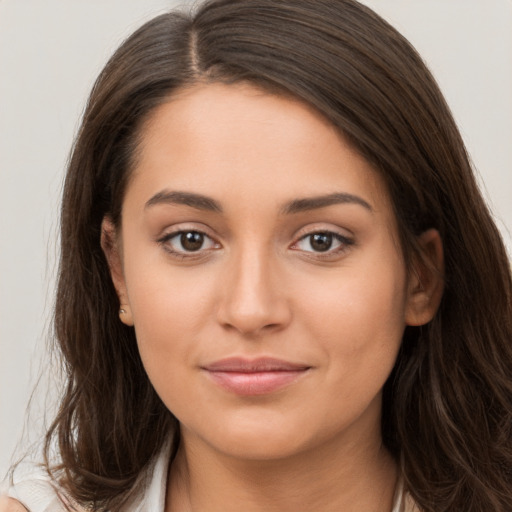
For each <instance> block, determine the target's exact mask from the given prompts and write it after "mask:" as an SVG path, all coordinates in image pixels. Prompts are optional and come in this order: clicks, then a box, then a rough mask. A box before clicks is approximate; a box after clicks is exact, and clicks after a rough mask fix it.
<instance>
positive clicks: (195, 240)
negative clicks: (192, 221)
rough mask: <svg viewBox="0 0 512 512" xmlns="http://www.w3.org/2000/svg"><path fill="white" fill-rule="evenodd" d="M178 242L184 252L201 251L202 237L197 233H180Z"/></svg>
mask: <svg viewBox="0 0 512 512" xmlns="http://www.w3.org/2000/svg"><path fill="white" fill-rule="evenodd" d="M180 242H181V245H182V247H183V248H184V249H185V250H187V251H197V250H199V249H201V247H202V245H203V242H204V236H203V234H202V233H198V232H197V231H188V232H187V233H182V235H181V239H180Z"/></svg>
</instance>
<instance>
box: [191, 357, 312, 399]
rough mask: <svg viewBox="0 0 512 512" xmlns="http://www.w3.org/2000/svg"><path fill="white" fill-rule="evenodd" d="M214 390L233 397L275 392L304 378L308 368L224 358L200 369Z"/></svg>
mask: <svg viewBox="0 0 512 512" xmlns="http://www.w3.org/2000/svg"><path fill="white" fill-rule="evenodd" d="M201 369H202V370H203V371H204V372H205V373H206V374H207V376H208V377H209V378H210V379H211V380H212V381H213V382H214V383H215V384H217V385H218V386H220V387H221V388H223V389H225V390H226V391H229V392H231V393H234V394H237V395H244V396H257V395H266V394H270V393H273V392H275V391H278V390H280V389H282V388H284V387H286V386H288V385H289V384H292V383H293V382H295V381H297V380H298V379H300V378H301V377H303V376H304V375H306V374H307V373H308V372H309V370H310V369H311V367H310V366H307V365H304V364H300V363H292V362H289V361H283V360H280V359H274V358H268V357H265V358H259V359H244V358H238V357H235V358H228V359H222V360H220V361H215V362H214V363H211V364H208V365H206V366H203V367H201Z"/></svg>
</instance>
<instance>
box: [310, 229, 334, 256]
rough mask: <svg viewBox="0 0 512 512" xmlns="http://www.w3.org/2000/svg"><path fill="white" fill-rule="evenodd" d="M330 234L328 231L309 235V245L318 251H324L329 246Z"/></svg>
mask: <svg viewBox="0 0 512 512" xmlns="http://www.w3.org/2000/svg"><path fill="white" fill-rule="evenodd" d="M331 245H332V235H330V234H328V233H315V234H314V235H312V236H311V247H312V248H313V249H314V250H315V251H318V252H325V251H328V250H329V249H330V248H331Z"/></svg>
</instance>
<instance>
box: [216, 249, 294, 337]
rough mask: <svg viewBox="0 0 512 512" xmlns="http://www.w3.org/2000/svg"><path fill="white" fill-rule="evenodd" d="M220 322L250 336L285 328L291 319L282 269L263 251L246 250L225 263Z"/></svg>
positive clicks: (230, 328)
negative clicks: (280, 270)
mask: <svg viewBox="0 0 512 512" xmlns="http://www.w3.org/2000/svg"><path fill="white" fill-rule="evenodd" d="M223 278H224V279H223V282H222V284H221V286H222V294H221V300H220V303H219V306H218V310H217V314H218V321H219V323H220V324H221V325H222V326H223V327H224V328H225V329H228V330H235V331H238V332H239V333H240V334H242V335H244V336H247V337H258V336H259V335H261V334H263V333H267V332H273V331H279V330H281V329H284V328H285V327H286V326H287V325H288V324H289V322H290V320H291V316H292V314H291V308H290V304H289V301H288V300H287V289H286V286H285V283H284V280H283V276H282V274H280V272H279V268H277V265H276V264H275V262H273V261H272V258H271V257H269V256H268V254H265V253H264V251H250V250H247V251H244V252H243V253H242V254H240V255H239V256H238V257H233V258H231V259H230V261H229V262H226V269H225V271H224V272H223Z"/></svg>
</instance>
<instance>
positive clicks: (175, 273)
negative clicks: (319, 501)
mask: <svg viewBox="0 0 512 512" xmlns="http://www.w3.org/2000/svg"><path fill="white" fill-rule="evenodd" d="M118 247H119V252H118V254H119V256H115V255H114V256H112V255H110V256H109V258H110V260H111V266H112V269H113V276H114V281H115V284H116V287H117V289H118V292H119V295H120V298H121V302H122V304H124V306H123V307H124V308H125V309H126V311H127V312H126V314H125V315H122V317H123V320H124V321H125V322H126V323H128V324H132V323H133V324H134V326H135V331H136V336H137V340H138V345H139V350H140V354H141V357H142V361H143V363H144V366H145V368H146V371H147V373H148V375H149V378H150V380H151V382H152V383H153V385H154V387H155V389H156V391H157V392H158V394H159V395H160V397H161V398H162V400H163V402H164V403H165V404H166V406H167V407H168V408H169V409H170V410H171V411H172V412H173V413H174V415H175V416H176V417H177V418H178V420H179V421H180V423H181V428H182V435H183V437H184V439H185V440H186V441H188V442H190V443H193V442H196V443H197V444H198V445H199V444H201V443H202V444H203V445H205V446H206V445H207V446H209V447H211V448H214V449H216V450H219V451H222V452H223V453H228V454H231V455H235V456H240V457H242V456H243V457H249V458H266V459H268V458H278V457H284V456H287V455H291V454H294V453H298V452H301V451H303V450H308V449H311V448H314V447H315V446H318V445H319V444H323V443H328V442H338V441H342V440H343V442H350V440H353V439H356V438H361V437H363V438H366V439H367V438H368V436H374V437H376V438H378V437H379V436H380V434H379V430H380V426H379V425H380V409H381V390H382V387H383V385H384V382H385V381H386V379H387V377H388V375H389V373H390V371H391V369H392V367H393V364H394V362H395V359H396V356H397V351H398V349H399V346H400V341H401V338H402V334H403V331H404V327H405V325H406V324H407V323H408V315H409V314H410V312H409V309H410V308H409V302H410V293H409V292H408V283H407V279H406V269H405V266H404V261H403V258H402V254H401V250H400V248H399V242H398V234H397V226H396V222H395V218H394V214H393V211H392V205H391V203H390V199H389V196H388V193H387V191H386V188H385V186H384V183H383V180H382V179H381V177H380V176H379V174H378V173H376V172H375V171H374V170H373V169H372V167H371V166H370V165H369V164H368V163H367V162H366V161H365V160H364V159H363V158H362V157H361V156H359V155H358V154H357V153H356V152H355V151H354V150H353V149H352V148H351V147H350V145H349V144H347V142H346V141H345V140H344V139H343V138H342V137H341V136H340V135H339V134H338V133H337V132H336V130H335V129H334V128H333V127H332V126H331V125H330V124H329V123H328V122H327V121H326V120H325V119H324V118H323V117H322V116H320V115H319V114H318V113H316V112H314V111H313V110H312V109H310V108H309V107H307V106H305V105H304V104H302V103H300V102H297V101H293V100H290V99H286V98H283V97H279V96H274V95H269V94H266V93H264V92H262V91H260V90H259V89H256V88H254V87H252V86H249V85H221V84H213V85H202V86H196V87H194V88H191V89H188V90H186V91H182V92H180V93H179V94H178V95H176V96H175V97H173V98H172V99H171V100H170V101H169V102H168V103H166V104H164V105H162V106H160V107H158V108H157V110H156V111H155V112H154V114H153V115H152V117H151V119H150V120H149V122H148V123H147V124H146V126H145V128H144V130H143V133H142V145H141V153H140V158H139V159H138V161H137V165H136V168H135V171H134V174H133V176H132V179H131V181H130V183H129V186H128V189H127V192H126V197H125V200H124V204H123V210H122V227H121V231H120V237H119V239H118ZM116 258H119V260H117V259H116Z"/></svg>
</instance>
